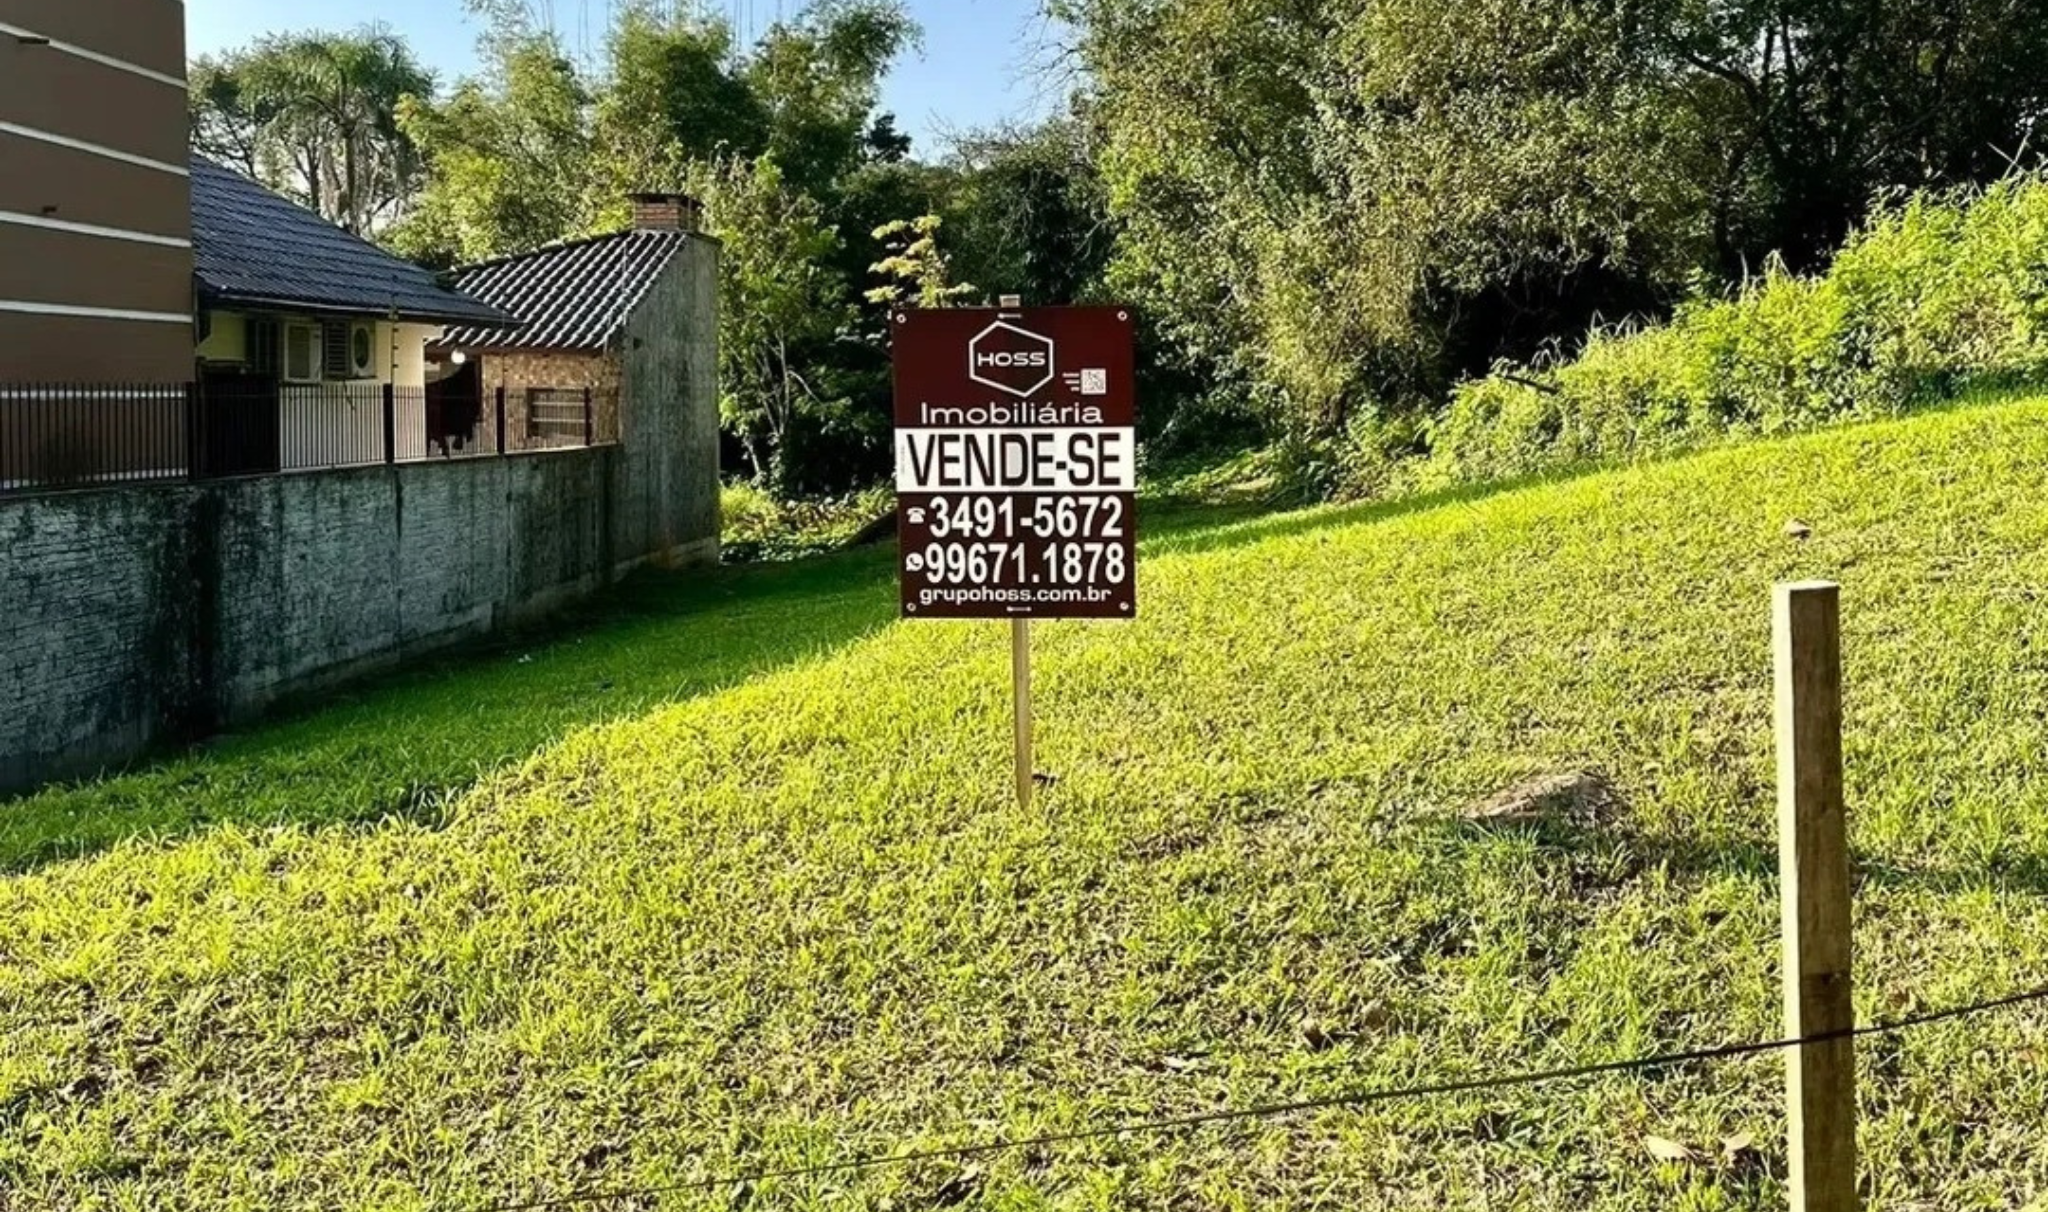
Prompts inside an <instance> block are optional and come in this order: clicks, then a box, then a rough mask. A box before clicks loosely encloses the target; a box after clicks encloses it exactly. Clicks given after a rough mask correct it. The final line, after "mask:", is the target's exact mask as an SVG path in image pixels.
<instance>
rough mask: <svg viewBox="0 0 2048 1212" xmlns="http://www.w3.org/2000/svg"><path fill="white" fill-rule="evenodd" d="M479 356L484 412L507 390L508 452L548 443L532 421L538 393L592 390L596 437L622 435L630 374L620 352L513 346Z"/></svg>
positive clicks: (612, 438)
mask: <svg viewBox="0 0 2048 1212" xmlns="http://www.w3.org/2000/svg"><path fill="white" fill-rule="evenodd" d="M476 356H477V358H478V359H479V360H480V362H481V363H482V367H483V369H482V378H483V386H484V412H485V413H486V414H489V413H490V412H492V410H493V409H494V408H496V404H495V403H494V401H495V399H496V396H497V393H498V392H499V391H501V390H502V391H503V392H504V393H505V448H506V449H507V450H533V449H539V448H542V447H545V446H546V445H547V443H546V442H545V441H542V440H539V439H536V438H535V437H534V435H533V432H532V427H531V426H530V425H529V424H528V423H527V421H528V413H527V409H528V406H529V405H528V402H529V400H530V398H531V395H530V393H532V392H534V391H572V392H574V391H584V390H588V391H589V392H590V399H591V409H592V412H593V413H594V414H595V415H594V416H593V418H592V420H593V422H594V423H595V425H596V428H597V440H598V441H600V442H611V441H616V440H617V439H618V436H619V398H620V387H621V384H622V382H623V380H624V378H625V373H624V368H623V367H622V366H621V365H620V359H619V358H618V356H617V355H615V354H610V353H596V354H571V353H525V352H521V351H518V350H508V351H505V352H497V351H487V352H485V353H481V354H478V355H476Z"/></svg>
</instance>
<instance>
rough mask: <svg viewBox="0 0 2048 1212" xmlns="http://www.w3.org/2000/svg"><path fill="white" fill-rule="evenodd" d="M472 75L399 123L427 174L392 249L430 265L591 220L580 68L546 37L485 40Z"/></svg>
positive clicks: (471, 257) (520, 247)
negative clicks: (482, 65)
mask: <svg viewBox="0 0 2048 1212" xmlns="http://www.w3.org/2000/svg"><path fill="white" fill-rule="evenodd" d="M487 50H488V54H489V61H490V66H489V69H488V71H487V72H486V74H485V76H484V77H483V78H482V79H480V80H465V81H463V82H462V83H461V84H460V85H458V86H457V88H456V89H455V91H454V93H453V94H452V95H451V96H450V97H449V98H448V99H447V100H446V101H443V102H439V103H435V102H432V101H428V100H423V99H411V100H408V101H407V102H405V103H404V104H402V105H401V106H400V109H399V115H398V118H399V129H400V130H401V131H403V132H404V134H405V135H406V136H407V137H408V138H410V139H411V140H412V141H413V143H414V144H415V145H416V146H417V147H418V148H419V149H420V154H421V156H422V157H423V159H424V161H425V163H426V166H427V169H428V172H427V174H426V182H425V186H424V188H423V189H422V191H421V193H420V195H419V197H418V199H417V201H416V204H415V205H414V206H413V207H412V208H411V213H410V214H409V215H408V217H407V218H406V220H405V221H404V222H403V223H401V224H400V225H399V226H398V227H397V228H395V229H394V230H393V231H392V232H391V233H390V241H391V243H392V245H393V246H394V247H395V248H397V249H398V250H399V251H400V252H402V253H404V254H405V255H407V256H410V257H413V258H414V259H415V260H419V261H422V262H425V263H428V264H434V265H450V264H455V263H457V262H463V261H481V260H485V259H487V258H490V257H497V256H504V255H506V254H509V253H516V252H524V251H526V250H528V249H532V248H537V247H539V246H540V245H543V244H547V243H549V242H551V241H555V240H559V239H562V238H563V237H564V236H567V235H570V234H572V233H576V232H580V231H583V230H586V229H588V228H589V227H590V226H591V225H592V224H593V222H594V221H595V212H596V209H597V207H596V206H595V199H594V198H593V180H592V173H593V167H592V148H593V135H592V132H591V110H592V106H593V98H592V97H591V94H590V92H589V89H588V88H587V86H586V85H585V83H584V81H583V79H582V77H581V75H580V73H579V72H578V71H577V69H576V67H575V65H574V64H573V63H571V62H570V61H569V59H568V57H567V56H566V55H565V54H563V52H562V49H561V47H560V45H559V44H558V43H557V42H556V40H555V39H554V38H553V37H551V36H549V35H546V34H521V35H517V36H510V37H504V38H499V39H495V40H493V41H492V42H491V44H490V45H489V47H488V48H487Z"/></svg>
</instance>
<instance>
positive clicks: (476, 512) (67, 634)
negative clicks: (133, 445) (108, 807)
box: [0, 446, 666, 790]
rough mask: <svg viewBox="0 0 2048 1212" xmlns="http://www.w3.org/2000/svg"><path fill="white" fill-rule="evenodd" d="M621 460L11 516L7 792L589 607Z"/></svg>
mask: <svg viewBox="0 0 2048 1212" xmlns="http://www.w3.org/2000/svg"><path fill="white" fill-rule="evenodd" d="M620 454H621V451H620V449H619V448H618V447H610V446H605V447H597V448H595V449H588V450H562V451H549V452H538V453H533V454H522V455H514V456H512V457H510V458H505V459H472V460H453V461H449V462H441V463H411V464H400V465H398V466H395V467H373V468H360V469H353V470H346V471H329V472H314V473H310V474H306V475H291V476H272V477H266V478H260V479H247V480H231V481H223V482H220V483H213V484H204V485H194V486H190V487H167V488H147V489H124V490H112V491H105V492H84V493H73V494H68V495H58V496H47V497H33V498H25V499H20V500H7V501H0V789H4V790H18V789H21V788H24V787H28V786H33V785H35V784H37V783H41V782H46V781H48V780H50V779H52V778H62V777H67V776H70V775H75V774H81V773H89V772H91V771H93V770H96V769H99V768H101V767H103V766H105V765H107V764H108V763H113V762H119V761H123V760H125V759H128V758H131V757H134V756H136V755H137V754H139V753H141V752H143V751H145V750H147V749H148V748H149V747H151V746H152V745H155V744H159V743H162V742H168V741H175V740H183V739H192V738H195V737H199V736H203V735H205V734H206V733H207V732H209V731H211V730H213V729H215V728H218V727H220V726H221V725H223V724H227V723H232V722H234V721H237V720H240V719H244V718H246V717H249V716H252V715H254V714H257V713H259V712H261V711H262V710H263V709H264V708H266V707H268V706H270V705H271V704H273V703H275V702H276V701H277V700H278V699H280V698H282V697H284V696H286V695H291V694H299V693H303V692H305V691H308V690H313V689H317V688H319V687H321V686H326V685H331V684H334V683H337V682H340V681H345V680H347V679H349V678H352V677H357V676H360V675H362V674H364V673H367V672H371V671H374V670H377V669H382V668H387V667H390V666H392V665H394V664H396V663H398V662H399V661H401V660H403V659H404V658H406V657H407V656H411V655H416V654H418V653H422V652H425V651H429V650H432V649H435V648H440V647H444V646H446V645H449V644H453V643H458V642H460V641H462V640H465V639H469V638H472V637H476V636H480V635H484V634H487V633H489V632H491V631H494V630H496V629H498V628H501V627H504V626H508V625H511V624H515V623H519V622H524V621H528V620H531V619H533V618H536V617H538V616H541V615H544V614H546V613H548V612H549V611H552V610H555V609H558V608H559V607H561V606H563V605H565V604H567V603H569V602H572V601H574V600H576V599H578V598H580V597H584V596H586V595H588V594H590V593H592V592H593V591H595V590H597V589H598V588H600V587H601V586H603V585H604V584H605V583H606V582H608V581H609V580H611V579H612V577H613V576H614V575H616V574H617V573H618V572H620V571H623V570H624V569H626V568H628V567H630V566H631V565H632V564H633V563H635V562H637V560H638V559H641V558H645V557H647V556H650V555H663V554H666V553H661V552H648V551H644V550H640V549H636V548H633V547H630V546H629V547H627V548H625V549H624V550H625V552H626V555H625V557H624V558H623V559H620V558H618V556H617V555H616V552H617V550H618V549H617V548H616V547H615V541H616V540H615V536H613V535H611V534H610V533H609V532H608V531H607V529H606V519H607V517H608V516H609V515H610V513H611V504H610V501H609V497H610V495H611V492H612V491H613V489H612V486H613V484H614V483H615V476H614V467H615V464H616V462H617V461H618V458H619V456H620Z"/></svg>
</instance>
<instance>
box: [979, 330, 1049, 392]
mask: <svg viewBox="0 0 2048 1212" xmlns="http://www.w3.org/2000/svg"><path fill="white" fill-rule="evenodd" d="M967 377H968V378H970V379H972V380H974V381H975V382H976V383H980V384H983V385H984V386H987V387H994V388H997V389H998V390H1001V391H1006V392H1008V393H1010V394H1011V395H1013V396H1016V397H1018V398H1019V399H1028V398H1029V397H1030V396H1031V394H1032V393H1033V392H1035V391H1037V390H1039V389H1040V388H1042V387H1044V386H1045V385H1046V384H1047V383H1050V382H1052V379H1053V343H1052V338H1050V337H1045V336H1041V335H1039V334H1038V333H1035V332H1032V331H1031V330H1030V329H1027V328H1019V327H1018V326H1017V325H1015V324H1012V323H1010V322H1009V321H1007V320H998V321H996V322H995V323H994V324H991V325H989V326H988V327H987V328H984V329H982V330H981V332H980V333H978V334H976V335H975V337H974V339H973V340H972V341H969V342H968V343H967Z"/></svg>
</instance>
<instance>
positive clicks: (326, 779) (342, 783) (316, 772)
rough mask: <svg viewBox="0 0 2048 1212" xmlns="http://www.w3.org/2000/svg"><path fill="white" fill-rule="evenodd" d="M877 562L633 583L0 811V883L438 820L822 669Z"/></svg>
mask: <svg viewBox="0 0 2048 1212" xmlns="http://www.w3.org/2000/svg"><path fill="white" fill-rule="evenodd" d="M894 577H895V566H894V562H893V559H892V554H891V550H890V549H888V548H869V549H864V550H860V551H850V552H844V553H840V554H836V555H831V556H823V557H818V558H815V559H810V560H805V561H801V562H796V563H790V564H781V565H756V566H748V567H734V568H722V569H715V570H698V571H689V572H675V573H653V572H650V573H643V574H640V575H638V576H636V577H633V578H630V579H628V580H627V581H626V582H624V583H622V584H621V585H619V586H617V587H616V588H615V589H614V590H613V591H611V592H610V593H608V594H606V595H605V596H604V597H603V598H601V599H599V600H598V601H596V602H594V603H592V604H590V605H589V606H587V607H585V608H583V609H581V610H579V611H576V612H574V613H571V614H569V615H566V616H564V617H562V618H561V619H560V620H558V621H557V622H555V623H554V624H552V625H550V626H548V627H547V628H545V629H543V630H535V631H528V632H523V633H515V634H512V635H508V636H505V637H502V638H501V639H499V640H497V641H494V642H492V643H490V644H488V645H486V646H483V647H470V648H467V649H464V650H461V651H459V652H457V653H453V654H449V655H445V656H439V657H435V658H431V659H429V660H427V661H424V662H421V663H419V664H417V665H415V666H414V667H412V668H409V669H406V670H402V671H399V672H396V673H393V674H390V675H387V676H384V677H381V678H376V679H372V680H370V681H367V682H364V683H361V684H359V685H357V686H355V687H352V688H350V689H349V690H347V691H344V692H340V693H329V694H324V695H321V696H319V697H318V698H317V699H315V700H308V701H301V702H299V703H297V704H295V705H288V706H286V707H285V708H283V709H281V710H280V711H279V712H276V713H273V714H272V715H271V716H270V717H268V718H267V719H265V720H264V721H262V722H261V723H259V724H257V725H254V726H252V727H251V728H249V729H248V730H247V731H245V732H242V733H237V734H230V735H226V736H221V737H217V738H215V739H213V740H211V741H209V742H207V743H205V744H203V745H200V746H197V747H195V748H193V749H190V750H187V751H184V752H182V753H177V754H172V755H166V756H161V757H159V758H158V759H156V760H153V761H150V762H148V763H146V764H142V765H139V766H137V767H135V768H132V769H130V770H128V771H127V772H125V773H117V774H111V775H108V776H104V777H101V778H98V779H94V780H90V781H86V782H80V783H75V784H71V785H64V786H57V787H52V788H47V789H45V790H43V791H40V792H37V793H35V794H32V795H28V796H25V797H21V798H17V799H14V800H12V801H8V802H0V871H22V870H27V869H31V868H34V867H37V866H41V865H43V864H47V863H50V862H55V861H59V860H63V859H70V858H76V857H80V856H84V855H89V854H93V853H96V852H98V851H100V850H103V849H105V848H107V847H109V846H112V845H115V844H117V843H119V842H121V841H123V840H125V839H128V838H133V837H139V836H148V837H154V838H175V837H179V836H184V835H189V834H191V833H194V832H196V831H199V830H203V829H208V828H212V827H215V826H218V825H224V824H234V825H240V826H246V827H257V828H261V827H266V826H270V825H276V824H284V823H299V824H312V825H323V824H347V823H356V822H366V821H376V820H383V819H388V818H392V817H406V818H411V819H416V820H426V821H434V820H437V819H439V817H440V815H441V813H442V811H443V810H444V808H445V807H446V805H447V804H448V803H449V802H450V801H451V800H452V799H453V798H455V797H456V796H457V795H459V794H460V793H461V792H462V791H463V790H464V789H466V788H468V787H469V786H471V785H472V784H474V783H475V782H476V781H477V780H478V779H480V778H482V777H483V776H484V775H486V774H488V773H489V772H491V771H492V770H494V769H497V768H499V767H502V766H505V765H507V764H509V763H513V762H518V761H521V760H523V759H525V758H526V757H527V756H528V755H530V754H532V753H533V752H535V751H536V750H538V749H540V748H542V747H544V746H545V745H547V744H548V743H549V742H551V741H553V740H555V739H557V738H559V737H561V736H562V735H564V734H565V733H567V732H569V731H572V730H574V729H576V728H580V727H584V726H588V725H593V724H600V723H603V722H606V721H608V720H618V719H624V718H630V717H633V716H637V715H641V714H644V713H646V712H648V711H650V710H653V709H656V708H659V707H661V706H663V705H665V704H669V703H674V702H678V701H681V700H685V699H689V698H692V697H695V696H698V695H701V694H705V693H708V692H711V691H715V690H718V689H721V688H724V687H727V686H731V685H734V684H736V683H739V682H742V681H745V680H747V679H749V678H752V677H756V676H759V675H761V674H764V673H768V672H771V671H773V670H775V669H778V668H781V667H784V666H787V665H790V664H792V663H795V662H798V661H801V660H804V659H807V658H810V657H814V656H818V655H822V654H824V653H826V652H829V651H832V650H833V649H836V648H839V647H841V646H844V645H845V644H848V643H850V642H852V641H854V640H857V639H859V638H860V637H861V636H863V635H866V634H868V633H870V632H873V631H875V630H877V629H879V628H881V627H883V626H885V625H887V624H888V623H890V622H891V621H892V620H893V619H894V618H895V614H896V601H895V591H894Z"/></svg>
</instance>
